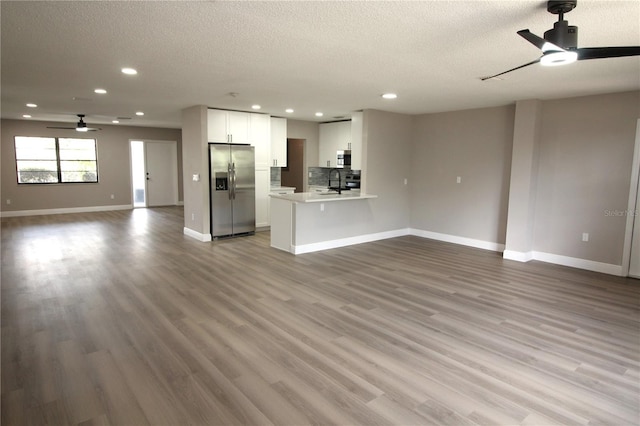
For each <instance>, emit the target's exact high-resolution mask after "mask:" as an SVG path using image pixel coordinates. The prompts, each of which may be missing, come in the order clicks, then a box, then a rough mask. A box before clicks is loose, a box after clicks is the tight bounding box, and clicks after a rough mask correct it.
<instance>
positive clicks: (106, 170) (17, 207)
mask: <svg viewBox="0 0 640 426" xmlns="http://www.w3.org/2000/svg"><path fill="white" fill-rule="evenodd" d="M60 125H61V123H52V122H44V121H31V120H2V132H1V137H2V147H1V149H2V151H1V152H2V160H1V164H2V186H1V188H2V202H1V203H0V210H1V211H3V212H9V211H21V210H41V209H64V208H79V207H101V206H110V205H114V206H121V205H128V204H131V203H132V197H131V174H130V160H129V140H130V139H148V140H167V141H177V142H178V198H179V200H182V199H183V191H182V156H181V140H182V137H181V132H180V129H159V128H151V127H132V126H113V125H100V128H102V130H101V131H98V132H93V133H90V134H89V135H87V136H88V137H89V136H91V137H95V139H96V141H97V147H98V148H97V149H98V179H99V182H98V183H87V184H52V185H18V182H17V177H16V164H15V149H14V137H15V136H51V137H55V136H59V137H65V136H72V137H73V136H77V135H78V133H77V132H76V131H75V130H55V129H47V128H46V127H47V126H60ZM111 194H114V195H115V199H113V200H112V199H111V198H110V195H111ZM7 199H11V204H10V205H7V204H6V200H7Z"/></svg>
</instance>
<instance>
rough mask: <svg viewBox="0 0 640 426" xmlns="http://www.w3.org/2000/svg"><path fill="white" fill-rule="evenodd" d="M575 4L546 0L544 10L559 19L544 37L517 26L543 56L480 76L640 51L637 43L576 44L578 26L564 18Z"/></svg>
mask: <svg viewBox="0 0 640 426" xmlns="http://www.w3.org/2000/svg"><path fill="white" fill-rule="evenodd" d="M577 4H578V1H577V0H549V1H548V2H547V11H548V12H549V13H553V14H554V15H558V21H557V22H556V23H554V24H553V28H552V29H550V30H548V31H545V33H544V38H542V37H539V36H537V35H535V34H533V33H532V32H531V31H529V30H520V31H518V33H517V34H518V35H519V36H521V37H522V38H524V39H525V40H527V41H528V42H529V43H531V44H533V45H534V46H536V47H537V48H538V49H540V50H541V51H542V56H541V57H540V58H538V59H536V60H534V61H531V62H529V63H526V64H524V65H520V66H518V67H515V68H511V69H510V70H507V71H504V72H501V73H498V74H495V75H492V76H490V77H482V78H481V80H483V81H485V80H489V79H492V78H496V77H498V76H500V75H503V74H507V73H509V72H512V71H515V70H519V69H520V68H524V67H527V66H529V65H533V64H536V63H540V65H544V66H558V65H567V64H570V63H573V62H576V61H581V60H586V59H605V58H620V57H624V56H638V55H640V46H622V47H583V48H578V27H576V26H573V25H569V23H568V22H567V21H565V20H564V14H565V13H567V12H570V11H571V10H573V9H574V8H575V7H576V6H577Z"/></svg>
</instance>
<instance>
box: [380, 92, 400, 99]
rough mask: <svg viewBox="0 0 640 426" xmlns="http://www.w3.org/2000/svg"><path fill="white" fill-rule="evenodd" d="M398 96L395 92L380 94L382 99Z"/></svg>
mask: <svg viewBox="0 0 640 426" xmlns="http://www.w3.org/2000/svg"><path fill="white" fill-rule="evenodd" d="M397 97H398V95H396V94H395V93H385V94H383V95H382V98H383V99H396V98H397Z"/></svg>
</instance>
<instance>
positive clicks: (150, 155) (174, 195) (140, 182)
mask: <svg viewBox="0 0 640 426" xmlns="http://www.w3.org/2000/svg"><path fill="white" fill-rule="evenodd" d="M130 152H131V157H130V158H131V193H132V198H133V200H132V201H133V203H132V204H133V207H134V208H141V207H157V206H168V205H176V204H178V148H177V142H175V141H148V140H131V141H130Z"/></svg>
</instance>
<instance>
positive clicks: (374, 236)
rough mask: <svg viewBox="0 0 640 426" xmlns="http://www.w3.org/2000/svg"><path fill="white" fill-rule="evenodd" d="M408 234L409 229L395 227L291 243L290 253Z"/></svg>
mask: <svg viewBox="0 0 640 426" xmlns="http://www.w3.org/2000/svg"><path fill="white" fill-rule="evenodd" d="M403 235H409V229H407V228H404V229H396V230H394V231H385V232H378V233H375V234H366V235H358V236H355V237H348V238H340V239H338V240H330V241H322V242H319V243H311V244H303V245H299V246H296V245H293V244H292V245H291V253H293V254H303V253H312V252H314V251H321V250H329V249H332V248H338V247H346V246H351V245H354V244H362V243H370V242H372V241H378V240H385V239H387V238H395V237H402V236H403Z"/></svg>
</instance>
